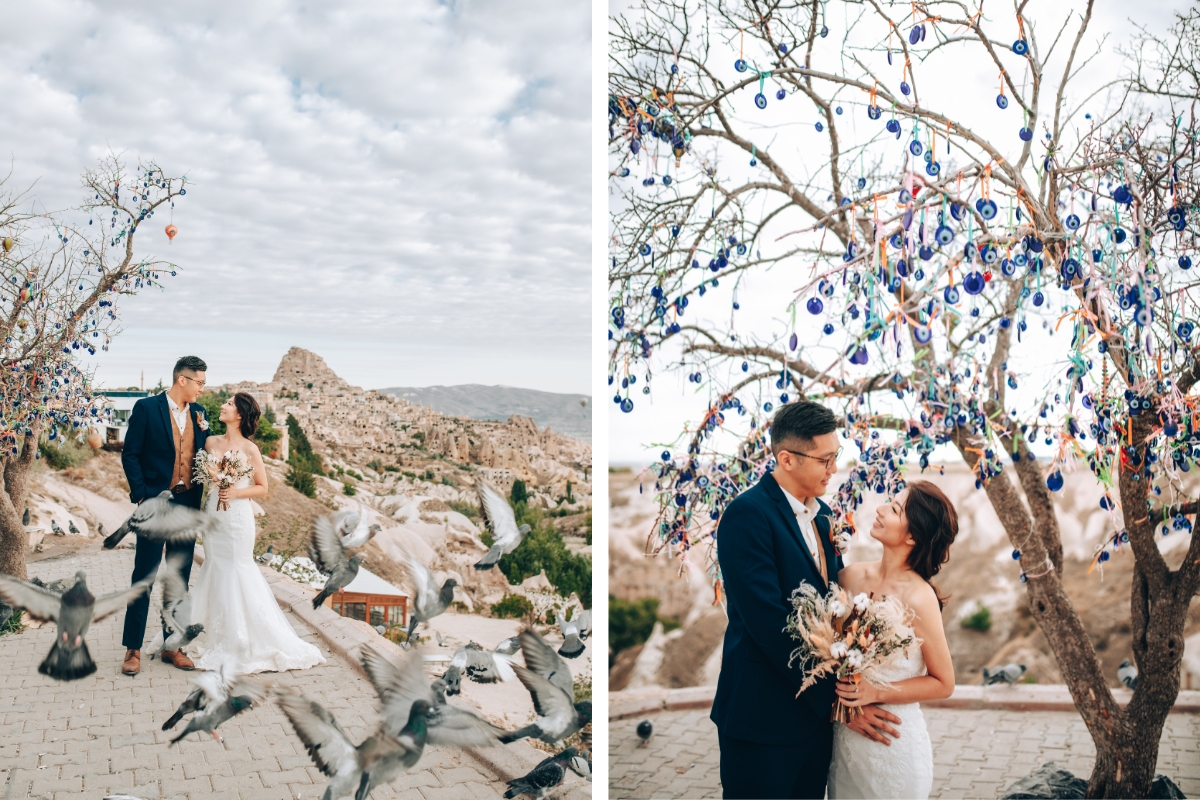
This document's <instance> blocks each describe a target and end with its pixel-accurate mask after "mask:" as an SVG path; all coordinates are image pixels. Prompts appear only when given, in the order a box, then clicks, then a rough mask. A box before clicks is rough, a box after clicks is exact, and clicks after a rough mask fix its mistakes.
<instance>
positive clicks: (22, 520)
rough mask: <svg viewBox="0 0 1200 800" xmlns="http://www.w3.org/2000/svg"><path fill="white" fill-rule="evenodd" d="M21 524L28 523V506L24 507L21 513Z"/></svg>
mask: <svg viewBox="0 0 1200 800" xmlns="http://www.w3.org/2000/svg"><path fill="white" fill-rule="evenodd" d="M21 524H22V525H28V524H29V509H28V508H26V509H25V513H24V514H22V515H21Z"/></svg>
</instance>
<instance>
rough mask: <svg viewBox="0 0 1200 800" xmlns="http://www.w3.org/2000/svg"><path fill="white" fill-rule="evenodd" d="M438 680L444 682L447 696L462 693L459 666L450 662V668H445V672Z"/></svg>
mask: <svg viewBox="0 0 1200 800" xmlns="http://www.w3.org/2000/svg"><path fill="white" fill-rule="evenodd" d="M440 680H441V681H442V683H444V684H446V694H447V695H448V696H450V697H453V696H454V695H456V694H461V693H462V669H461V668H459V667H456V666H454V665H453V664H451V665H450V669H448V670H446V672H445V673H444V674H443V675H442V677H441V678H440Z"/></svg>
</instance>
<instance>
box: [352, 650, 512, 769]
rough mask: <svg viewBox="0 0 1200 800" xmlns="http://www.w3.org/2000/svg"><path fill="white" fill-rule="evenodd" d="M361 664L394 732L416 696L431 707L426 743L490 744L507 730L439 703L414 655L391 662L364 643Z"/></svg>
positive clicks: (401, 724)
mask: <svg viewBox="0 0 1200 800" xmlns="http://www.w3.org/2000/svg"><path fill="white" fill-rule="evenodd" d="M362 665H363V670H364V671H366V673H367V678H369V679H370V681H371V685H372V686H374V687H375V693H376V694H378V695H379V699H380V700H382V701H383V712H382V713H383V720H384V725H385V726H386V728H387V730H388V732H389V733H390V734H392V735H393V736H397V735H399V733H398V732H399V730H400V729H401V728H402V727H404V725H405V724H406V723H407V722H408V716H409V712H410V711H411V710H412V706H413V703H415V702H416V701H418V700H424V701H425V702H426V703H428V704H429V707H430V708H429V712H428V713H427V714H426V715H425V724H426V728H427V732H428V737H429V739H428V741H429V744H432V745H445V746H448V747H490V746H491V745H494V744H499V743H500V737H501V736H502V735H503V734H505V733H507V731H505V730H504V729H503V728H498V727H496V726H495V725H493V724H492V723H490V722H488V721H486V720H484V719H482V718H481V717H478V716H476V715H475V714H472V713H471V712H470V711H467V710H466V709H462V708H459V707H458V706H451V705H446V704H444V703H442V704H438V702H437V695H436V693H435V692H434V691H433V689H432V688H431V687H430V685H429V683H428V679H427V678H426V677H425V670H424V668H423V667H422V666H421V659H420V657H419V656H417V655H408V656H405V657H404V658H403V660H402V661H401V662H400V664H393V663H392V662H391V661H389V660H387V658H385V657H384V656H383V654H381V653H380V652H379V651H378V650H375V649H374V648H371V647H364V648H363V652H362Z"/></svg>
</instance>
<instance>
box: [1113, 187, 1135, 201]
mask: <svg viewBox="0 0 1200 800" xmlns="http://www.w3.org/2000/svg"><path fill="white" fill-rule="evenodd" d="M1113 200H1115V201H1117V202H1118V203H1120V204H1121V205H1123V206H1127V205H1129V204H1130V203H1132V202H1133V192H1131V191H1129V187H1128V186H1126V185H1125V184H1121V185H1120V186H1118V187H1117V188H1116V190H1115V191H1114V192H1113Z"/></svg>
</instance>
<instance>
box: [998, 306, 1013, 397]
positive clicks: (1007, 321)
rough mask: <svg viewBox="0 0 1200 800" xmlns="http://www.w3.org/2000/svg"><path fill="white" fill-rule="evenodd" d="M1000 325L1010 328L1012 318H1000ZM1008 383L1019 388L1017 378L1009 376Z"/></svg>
mask: <svg viewBox="0 0 1200 800" xmlns="http://www.w3.org/2000/svg"><path fill="white" fill-rule="evenodd" d="M1000 327H1001V328H1004V329H1008V328H1010V327H1012V320H1011V319H1009V318H1008V317H1001V318H1000ZM1008 385H1009V386H1010V387H1012V388H1013V389H1015V388H1017V380H1016V378H1012V377H1009V379H1008Z"/></svg>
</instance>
